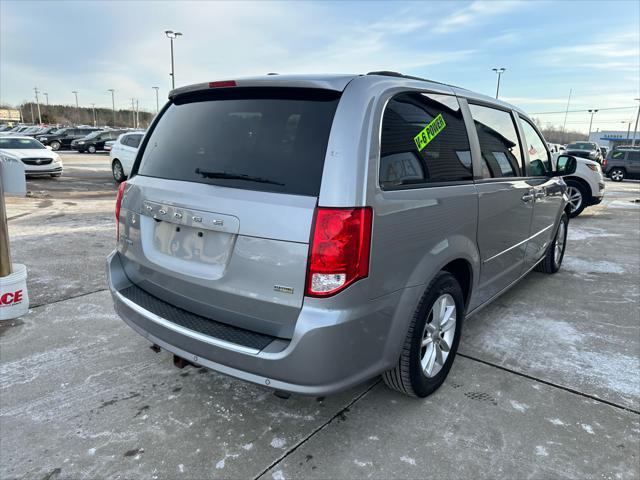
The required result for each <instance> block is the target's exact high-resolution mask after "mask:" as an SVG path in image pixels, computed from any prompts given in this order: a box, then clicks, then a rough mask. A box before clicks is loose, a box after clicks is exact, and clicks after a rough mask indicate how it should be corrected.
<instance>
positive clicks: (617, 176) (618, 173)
mask: <svg viewBox="0 0 640 480" xmlns="http://www.w3.org/2000/svg"><path fill="white" fill-rule="evenodd" d="M609 177H610V178H611V180H613V181H614V182H621V181H623V180H624V177H625V171H624V170H623V169H621V168H614V169H613V170H611V173H610V174H609Z"/></svg>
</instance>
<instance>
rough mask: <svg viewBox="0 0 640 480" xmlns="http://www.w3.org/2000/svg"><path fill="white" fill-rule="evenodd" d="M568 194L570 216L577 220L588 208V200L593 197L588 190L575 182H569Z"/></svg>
mask: <svg viewBox="0 0 640 480" xmlns="http://www.w3.org/2000/svg"><path fill="white" fill-rule="evenodd" d="M567 187H568V188H567V194H568V195H569V205H570V207H571V213H570V214H569V216H570V217H571V218H575V217H577V216H578V215H580V214H581V213H582V211H583V210H584V208H585V207H586V206H587V199H588V198H589V197H590V196H591V195H589V192H588V191H587V188H586V187H585V186H584V185H583V184H581V183H580V182H576V181H575V180H567Z"/></svg>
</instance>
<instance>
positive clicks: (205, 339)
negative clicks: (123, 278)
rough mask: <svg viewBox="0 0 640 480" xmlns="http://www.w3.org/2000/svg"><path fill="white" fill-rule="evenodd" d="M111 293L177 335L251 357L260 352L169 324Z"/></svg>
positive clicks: (167, 321)
mask: <svg viewBox="0 0 640 480" xmlns="http://www.w3.org/2000/svg"><path fill="white" fill-rule="evenodd" d="M113 293H114V295H116V296H117V298H118V300H119V301H121V302H122V303H124V304H125V305H126V306H127V307H129V308H130V309H132V310H133V311H135V312H136V313H138V314H140V315H142V316H144V317H146V318H147V319H149V320H151V321H152V322H155V323H157V324H159V325H162V326H163V327H165V328H168V329H169V330H173V331H174V332H176V333H179V334H181V335H185V336H187V337H191V338H193V339H194V340H198V341H200V342H204V343H208V344H209V345H214V346H216V347H220V348H226V349H229V350H234V351H236V352H240V353H248V354H251V355H257V354H258V353H260V350H257V349H255V348H249V347H244V346H242V345H238V344H236V343H231V342H227V341H225V340H220V339H218V338H214V337H209V336H207V335H203V334H201V333H198V332H194V331H193V330H189V329H188V328H184V327H181V326H180V325H176V324H175V323H173V322H170V321H169V320H166V319H164V318H162V317H159V316H158V315H156V314H155V313H153V312H150V311H149V310H146V309H144V308H142V307H141V306H140V305H138V304H137V303H135V302H132V301H131V300H129V299H128V298H126V297H125V296H123V295H122V294H121V293H120V292H118V291H117V290H114V291H113Z"/></svg>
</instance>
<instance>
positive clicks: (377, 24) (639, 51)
mask: <svg viewBox="0 0 640 480" xmlns="http://www.w3.org/2000/svg"><path fill="white" fill-rule="evenodd" d="M167 29H173V30H178V31H181V32H183V34H184V36H182V37H180V38H179V39H178V40H177V41H176V43H175V55H176V85H184V84H188V83H195V82H201V81H208V80H214V79H227V78H235V77H240V76H246V75H254V74H264V73H267V72H279V73H309V72H313V73H366V72H368V71H372V70H396V71H400V72H403V73H407V74H412V75H418V76H423V77H427V78H430V79H434V80H437V81H442V82H446V83H451V84H455V85H459V86H462V87H465V88H469V89H471V90H475V91H478V92H482V93H486V94H489V95H494V94H495V84H496V75H495V74H494V72H492V71H491V68H492V67H505V68H506V69H507V71H506V73H505V74H504V75H503V77H502V84H501V89H500V96H501V98H503V99H505V100H507V101H510V102H512V103H514V104H516V105H518V106H520V107H521V108H523V109H525V110H526V111H528V112H529V113H537V112H549V111H563V110H564V109H565V108H566V103H567V96H568V94H569V89H573V97H572V101H571V109H572V110H573V109H578V110H579V109H586V108H599V109H604V108H614V107H630V108H626V109H616V110H608V111H605V110H601V111H600V112H599V113H598V114H597V115H596V117H595V118H594V130H595V129H596V128H600V129H601V130H612V129H619V130H626V128H627V125H626V124H623V123H622V122H627V121H634V122H635V112H636V110H635V109H634V108H633V107H634V104H635V105H637V104H638V102H634V98H637V97H640V2H638V1H636V0H630V1H608V2H605V1H597V2H580V1H564V2H561V1H559V2H545V1H530V2H511V1H504V2H503V1H473V2H464V1H457V2H435V1H434V2H412V3H400V2H381V1H377V2H364V1H362V2H294V1H288V2H267V1H261V2H256V3H253V2H221V1H218V2H213V1H211V2H172V1H159V2H150V1H149V2H128V1H110V2H101V1H87V2H71V1H66V2H65V1H46V2H45V1H35V2H29V1H11V0H1V1H0V32H1V33H0V103H9V104H14V105H15V104H18V103H20V102H22V101H24V100H32V99H33V98H34V92H33V87H35V86H37V87H38V88H39V89H40V90H41V91H44V92H47V93H48V94H49V100H50V102H51V103H65V104H72V103H73V102H74V96H73V94H72V93H71V92H72V90H77V91H78V92H79V93H78V97H79V101H80V104H81V105H86V106H88V105H89V104H90V103H95V104H96V105H99V106H104V107H111V97H110V94H109V93H108V92H107V89H109V88H114V89H115V90H116V107H119V108H125V107H126V106H127V105H130V98H132V97H135V98H137V99H139V101H140V106H141V109H142V108H144V109H145V110H149V111H155V93H154V91H153V89H152V87H153V86H158V87H160V95H161V99H162V98H163V97H164V98H166V95H167V93H168V90H169V88H170V86H171V79H170V77H169V75H168V73H169V71H170V57H169V40H168V39H167V38H166V37H165V35H164V31H165V30H167ZM563 117H564V115H563V114H555V115H540V118H541V119H543V120H545V121H551V122H553V123H555V124H561V123H562V120H563ZM588 120H589V118H588V114H587V113H573V114H570V115H569V120H568V127H571V128H575V129H579V130H583V131H585V130H587V128H588ZM631 128H632V129H633V125H632V126H631Z"/></svg>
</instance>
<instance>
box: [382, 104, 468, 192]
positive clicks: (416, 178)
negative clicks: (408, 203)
mask: <svg viewBox="0 0 640 480" xmlns="http://www.w3.org/2000/svg"><path fill="white" fill-rule="evenodd" d="M379 178H380V186H381V187H382V188H383V189H384V190H394V189H405V188H411V187H413V188H419V187H424V186H429V185H432V184H437V183H443V182H459V181H471V180H472V179H473V172H472V167H471V152H470V149H469V138H468V136H467V131H466V127H465V123H464V120H463V118H462V113H461V111H460V106H459V105H458V100H457V99H456V98H455V97H453V96H449V95H437V94H426V93H418V92H412V93H403V94H400V95H397V96H395V97H393V98H392V99H391V100H390V101H389V103H388V104H387V107H386V109H385V112H384V116H383V119H382V136H381V143H380V169H379Z"/></svg>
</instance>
